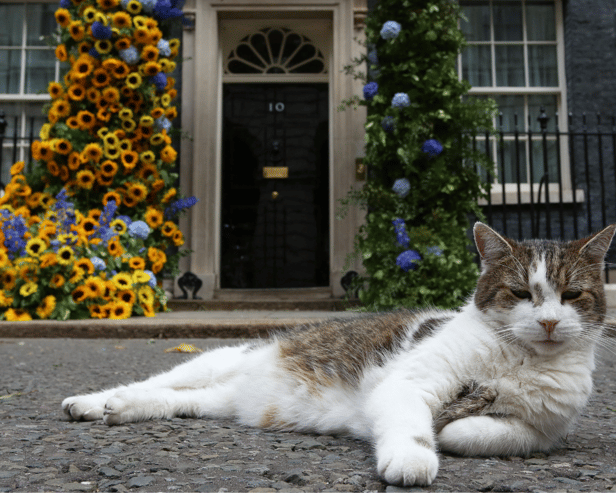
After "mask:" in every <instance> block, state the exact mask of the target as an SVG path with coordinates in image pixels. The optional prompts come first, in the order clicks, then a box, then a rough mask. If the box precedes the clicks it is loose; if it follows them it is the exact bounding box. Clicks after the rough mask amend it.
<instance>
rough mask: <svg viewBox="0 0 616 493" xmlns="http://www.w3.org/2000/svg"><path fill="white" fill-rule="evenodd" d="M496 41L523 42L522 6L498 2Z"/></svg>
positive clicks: (495, 24) (495, 26) (496, 9)
mask: <svg viewBox="0 0 616 493" xmlns="http://www.w3.org/2000/svg"><path fill="white" fill-rule="evenodd" d="M494 39H495V40H496V41H522V40H523V39H524V38H523V37H522V4H521V3H520V2H498V3H495V4H494Z"/></svg>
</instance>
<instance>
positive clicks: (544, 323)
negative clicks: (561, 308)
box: [539, 320, 559, 335]
mask: <svg viewBox="0 0 616 493" xmlns="http://www.w3.org/2000/svg"><path fill="white" fill-rule="evenodd" d="M558 322H559V320H539V325H541V327H543V328H544V330H545V331H546V333H547V334H548V335H550V334H551V333H552V332H554V329H555V328H556V325H558Z"/></svg>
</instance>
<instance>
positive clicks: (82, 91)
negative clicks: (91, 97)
mask: <svg viewBox="0 0 616 493" xmlns="http://www.w3.org/2000/svg"><path fill="white" fill-rule="evenodd" d="M67 94H68V97H69V98H71V99H72V100H73V101H83V100H84V99H85V98H86V88H85V87H84V86H82V85H81V84H71V86H70V87H69V88H68V91H67Z"/></svg>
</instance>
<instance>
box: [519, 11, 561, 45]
mask: <svg viewBox="0 0 616 493" xmlns="http://www.w3.org/2000/svg"><path fill="white" fill-rule="evenodd" d="M526 37H527V39H528V40H529V41H556V21H555V19H554V3H527V4H526Z"/></svg>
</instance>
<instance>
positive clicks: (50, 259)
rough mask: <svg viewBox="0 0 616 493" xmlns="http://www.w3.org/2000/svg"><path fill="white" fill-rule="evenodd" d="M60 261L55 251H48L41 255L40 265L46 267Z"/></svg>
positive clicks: (42, 267)
mask: <svg viewBox="0 0 616 493" xmlns="http://www.w3.org/2000/svg"><path fill="white" fill-rule="evenodd" d="M57 263H58V257H57V256H56V254H55V252H47V253H44V254H43V255H41V257H40V264H39V267H40V268H41V269H45V268H46V267H53V266H54V265H56V264H57Z"/></svg>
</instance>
